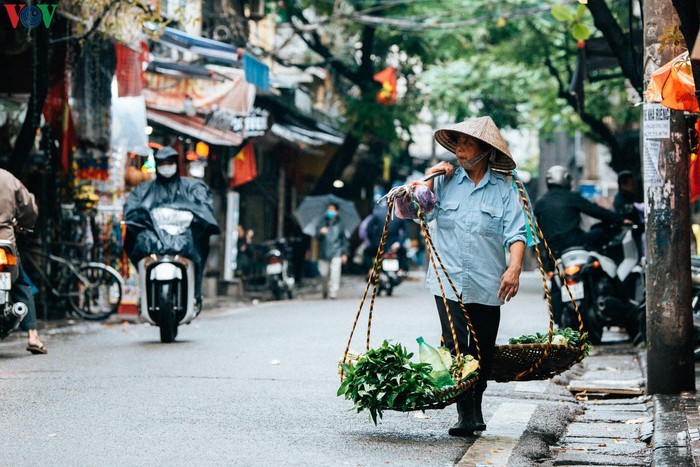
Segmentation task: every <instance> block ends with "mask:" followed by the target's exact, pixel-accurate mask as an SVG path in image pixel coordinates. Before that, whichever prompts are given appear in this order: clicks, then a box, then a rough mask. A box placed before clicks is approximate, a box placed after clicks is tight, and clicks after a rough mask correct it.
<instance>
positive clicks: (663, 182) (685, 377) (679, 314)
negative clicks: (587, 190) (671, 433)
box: [642, 0, 695, 394]
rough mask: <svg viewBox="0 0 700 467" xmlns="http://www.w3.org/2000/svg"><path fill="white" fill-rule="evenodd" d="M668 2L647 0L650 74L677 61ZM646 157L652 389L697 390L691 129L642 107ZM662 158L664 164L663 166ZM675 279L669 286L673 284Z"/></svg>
mask: <svg viewBox="0 0 700 467" xmlns="http://www.w3.org/2000/svg"><path fill="white" fill-rule="evenodd" d="M675 13H676V12H675V11H674V9H673V6H672V4H671V1H670V0H646V1H645V2H644V23H645V24H644V31H645V38H644V46H645V47H644V50H645V54H646V55H647V56H646V57H645V61H644V63H646V64H647V68H646V69H645V70H644V72H645V74H648V73H651V72H653V71H654V70H655V69H657V68H658V67H659V66H661V65H663V64H664V63H666V62H668V61H669V60H670V59H671V58H673V57H672V50H671V48H670V47H667V48H664V49H663V50H662V51H661V52H659V51H658V48H659V40H658V38H659V36H661V35H662V34H663V33H664V29H665V28H668V27H671V26H673V25H674V24H677V23H678V17H677V16H676V14H675ZM642 123H643V135H644V140H643V151H644V179H645V185H646V186H645V190H646V193H645V203H646V235H647V251H646V255H647V264H648V268H647V278H646V285H647V287H646V289H647V290H646V292H647V303H646V305H647V310H646V313H647V368H648V371H647V391H648V393H649V394H678V393H680V392H683V391H694V390H695V361H694V358H693V315H692V310H691V297H692V286H691V282H690V220H689V207H690V200H689V186H688V185H689V184H688V159H689V155H690V148H689V140H688V134H687V125H686V122H685V118H684V116H683V112H679V111H674V110H668V109H666V108H665V107H663V106H661V105H660V104H651V103H645V104H644V118H643V119H642ZM657 160H658V162H657ZM671 277H672V278H673V280H669V278H671Z"/></svg>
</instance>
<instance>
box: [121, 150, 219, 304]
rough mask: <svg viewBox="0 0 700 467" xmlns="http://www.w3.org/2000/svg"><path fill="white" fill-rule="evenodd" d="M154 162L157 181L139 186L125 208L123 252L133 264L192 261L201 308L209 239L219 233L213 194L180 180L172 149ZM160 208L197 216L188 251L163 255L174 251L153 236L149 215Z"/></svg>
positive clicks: (197, 183)
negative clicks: (173, 258) (169, 257)
mask: <svg viewBox="0 0 700 467" xmlns="http://www.w3.org/2000/svg"><path fill="white" fill-rule="evenodd" d="M155 162H156V178H155V180H151V181H149V182H145V183H141V184H139V185H138V186H137V187H136V188H135V189H134V190H133V191H132V192H131V193H130V194H129V196H128V197H127V199H126V203H125V204H124V220H125V221H128V223H129V228H128V229H127V232H126V237H125V239H124V249H125V250H126V252H127V255H128V256H129V259H131V261H132V262H133V263H134V264H137V263H138V261H140V260H141V259H142V258H144V257H145V256H147V255H149V254H152V253H160V254H168V253H170V254H178V253H179V254H182V255H183V256H185V257H190V259H192V260H193V261H194V262H195V288H194V294H195V300H196V301H197V304H198V306H199V305H200V304H201V288H202V276H203V270H204V265H205V264H206V260H207V256H208V255H209V237H210V236H211V235H216V234H218V233H220V229H219V226H218V223H217V221H216V218H215V217H214V214H213V211H212V198H211V192H210V191H209V188H208V187H207V185H206V184H205V183H204V182H203V181H201V180H198V179H195V178H189V177H181V176H180V165H179V157H178V153H177V151H176V150H175V149H173V148H172V147H169V146H165V147H163V148H161V149H159V150H158V152H156V154H155ZM160 206H173V207H179V208H181V209H186V210H189V211H191V212H192V213H193V214H194V215H195V221H194V223H193V224H192V227H191V235H192V245H181V246H182V248H186V249H187V250H188V251H160V250H162V249H163V248H166V249H168V248H172V247H167V246H164V245H163V243H162V241H161V240H160V239H159V237H158V234H157V233H156V232H154V226H153V220H152V219H151V218H150V214H151V213H152V212H153V210H154V209H155V208H158V207H160ZM134 225H138V227H134Z"/></svg>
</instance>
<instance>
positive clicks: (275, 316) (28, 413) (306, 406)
mask: <svg viewBox="0 0 700 467" xmlns="http://www.w3.org/2000/svg"><path fill="white" fill-rule="evenodd" d="M540 287H541V286H540V282H539V279H537V278H536V277H535V276H534V275H532V274H529V273H525V276H524V278H523V285H522V288H521V292H520V295H519V296H518V297H517V299H515V300H514V301H513V302H511V303H509V304H507V305H506V306H505V307H504V308H503V319H502V326H501V334H500V335H499V341H500V342H506V341H507V338H508V337H510V336H519V335H521V334H524V333H532V332H536V331H540V332H543V331H545V330H546V328H547V325H548V314H547V312H546V307H545V303H544V301H543V300H542V293H541V289H540ZM363 289H364V284H363V283H362V282H361V280H360V279H359V278H353V277H349V278H344V282H343V289H342V291H341V292H342V294H341V297H340V299H338V300H334V301H328V300H325V301H324V300H321V299H320V295H310V296H308V297H307V298H302V299H297V300H293V301H282V302H261V303H260V304H258V305H251V304H248V305H245V306H240V304H239V305H236V306H234V303H233V302H230V304H228V305H227V304H226V303H225V302H224V305H223V306H221V301H219V302H218V303H219V304H220V306H219V307H218V308H217V309H214V310H212V309H211V307H210V309H209V312H207V310H206V308H205V313H204V315H203V316H201V317H200V318H198V319H197V320H196V321H195V322H194V323H193V324H191V325H190V326H187V327H183V328H181V330H180V333H179V336H178V341H177V342H176V343H175V344H171V345H163V344H161V343H160V342H159V341H158V330H157V328H155V327H151V326H147V325H142V324H135V323H128V322H127V323H124V324H121V323H119V322H116V323H112V324H95V323H84V322H79V323H77V324H75V325H73V326H71V327H69V328H66V329H62V330H60V331H57V332H55V333H53V334H51V335H48V334H45V335H46V336H47V339H46V343H47V346H48V348H49V354H48V355H46V356H31V355H30V354H29V353H28V352H26V351H25V350H24V340H23V339H19V337H14V336H13V337H11V338H9V339H6V340H5V341H3V342H1V343H0V391H1V392H2V404H3V407H2V424H0V438H1V439H2V440H3V442H2V446H3V452H4V454H3V461H2V462H1V463H2V464H3V465H76V464H80V465H98V464H99V465H143V464H147V465H163V464H170V465H193V464H196V465H387V464H390V465H436V466H444V465H454V464H459V465H506V464H507V465H516V466H517V465H536V464H539V463H541V462H544V463H547V462H550V463H552V462H554V463H555V464H556V465H572V464H573V463H574V462H571V463H567V462H570V461H572V460H575V459H571V457H570V456H571V455H572V454H570V453H572V452H573V453H575V452H584V450H595V449H596V448H597V449H601V448H602V445H603V444H606V445H613V444H615V443H617V444H625V446H623V447H621V448H620V449H619V451H620V453H622V454H623V456H621V457H618V459H623V457H624V456H627V455H628V454H630V455H632V456H637V457H629V456H628V457H629V458H630V459H632V458H633V459H637V458H640V456H641V458H642V459H643V458H644V455H645V454H644V453H643V452H642V451H643V446H642V444H643V443H642V444H639V443H637V442H636V441H635V437H637V436H638V432H639V430H640V427H641V425H642V424H641V422H640V420H641V419H643V418H646V417H648V414H647V413H646V409H647V403H646V401H645V400H643V399H635V400H632V401H619V403H614V402H608V401H605V402H604V403H602V404H601V405H600V406H599V407H596V409H595V410H593V409H590V410H585V409H588V406H587V404H586V403H585V402H577V401H576V400H575V399H574V397H573V396H572V395H571V393H570V392H569V391H568V390H567V389H566V388H565V387H564V386H562V385H561V384H554V382H552V381H537V382H523V383H499V384H497V383H492V384H490V385H489V389H488V390H487V392H486V397H485V399H484V404H485V406H484V411H485V416H486V419H487V424H488V426H489V429H488V431H486V432H484V433H483V434H482V435H481V436H479V437H472V438H468V439H459V438H453V437H450V436H448V435H447V429H448V428H449V427H450V426H451V425H452V424H453V423H454V422H455V420H456V411H455V408H454V406H451V407H448V408H447V409H445V410H441V411H428V412H427V413H426V414H422V413H420V412H418V413H411V414H403V413H394V412H387V413H385V414H384V418H383V419H382V420H380V422H379V424H378V426H376V427H375V426H374V425H373V424H372V422H371V421H370V419H369V416H368V415H366V414H365V413H362V414H356V413H354V412H350V411H349V409H350V408H351V405H352V404H351V403H350V402H349V401H345V400H343V399H340V398H338V397H336V395H335V393H336V390H337V387H338V377H337V374H336V365H337V362H338V359H339V357H340V356H341V355H342V352H343V349H344V347H345V343H346V342H347V338H348V335H349V332H350V327H351V325H352V322H353V320H354V316H355V313H356V311H357V306H358V305H359V298H360V295H361V293H362V290H363ZM363 317H364V320H363V319H361V324H360V326H359V329H358V335H356V337H355V339H354V340H353V346H352V348H353V349H357V350H361V349H363V345H364V339H365V329H366V328H365V326H364V323H366V313H365V314H363ZM372 323H373V325H372V342H373V345H378V344H379V343H380V342H381V340H382V339H393V340H396V341H400V342H402V343H403V344H404V345H406V346H408V347H409V349H412V350H416V349H417V344H416V343H415V338H416V337H418V336H421V335H422V336H423V337H425V338H426V341H428V342H437V341H438V338H439V322H438V319H437V315H436V312H435V309H434V302H433V299H432V297H430V295H429V293H428V292H427V291H426V290H425V289H424V288H423V286H422V283H421V282H419V281H407V282H405V283H404V284H402V285H401V286H400V287H399V288H397V289H396V291H395V296H393V297H389V298H385V297H381V298H380V299H378V301H377V304H376V307H375V312H374V317H373V321H372ZM629 353H630V352H628V354H629ZM631 353H632V354H633V353H634V351H632V352H631ZM631 358H633V357H631ZM576 371H577V370H574V371H573V372H570V374H573V377H578V376H581V374H582V370H581V369H579V370H578V371H579V373H576ZM569 378H570V377H569ZM559 382H560V383H562V382H563V383H566V382H567V381H561V380H560V381H559ZM606 404H611V405H606ZM577 415H578V418H577ZM628 415H629V417H631V418H628V419H627V420H636V421H635V422H634V423H630V424H628V425H629V430H626V431H624V432H619V433H617V432H616V433H611V434H610V436H605V438H606V441H601V439H599V438H600V437H597V436H592V435H591V436H589V433H590V431H589V430H591V429H593V428H595V429H596V430H599V431H600V430H603V431H605V430H606V423H607V422H608V421H609V420H611V419H615V420H618V422H619V420H621V419H622V418H624V417H627V416H628ZM574 419H575V420H576V421H575V422H574V423H573V424H571V422H572V421H574ZM591 424H598V425H596V426H595V427H593V428H592V425H591ZM619 424H620V423H617V424H616V425H615V426H617V425H619ZM622 425H625V422H622ZM567 427H569V429H568V431H567ZM576 430H579V431H578V432H577V431H576ZM581 431H583V433H581ZM559 438H563V441H562V444H560V445H559V447H558V448H555V449H553V450H552V451H551V452H550V446H554V445H555V444H556V442H557V440H558V439H559ZM640 453H642V454H640ZM566 456H569V457H566ZM557 459H559V460H557ZM566 459H569V461H567V460H566ZM578 459H579V460H581V458H580V457H579V458H578ZM576 463H578V462H576ZM597 465H606V464H597ZM607 465H643V464H638V463H631V464H630V463H617V464H607Z"/></svg>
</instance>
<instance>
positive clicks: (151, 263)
mask: <svg viewBox="0 0 700 467" xmlns="http://www.w3.org/2000/svg"><path fill="white" fill-rule="evenodd" d="M152 217H153V220H154V223H155V224H156V225H157V227H158V228H159V229H160V230H162V231H164V232H166V233H167V234H168V235H170V236H172V238H175V239H176V238H178V237H181V236H183V235H184V234H185V233H186V232H188V231H189V229H190V225H191V224H192V221H193V220H194V214H193V213H192V212H190V211H187V210H184V209H172V208H169V207H160V208H156V209H155V210H154V211H153V216H152ZM138 272H139V286H140V300H139V302H140V314H141V317H142V318H143V319H144V320H146V321H148V322H149V323H151V324H154V325H156V326H158V327H159V328H160V340H161V342H163V343H170V342H173V341H174V340H175V338H176V337H177V330H178V326H179V325H182V324H189V323H190V322H191V321H192V320H193V319H194V318H196V317H197V315H199V313H200V311H201V302H200V303H195V291H194V288H195V280H196V279H195V263H194V261H193V260H192V258H187V257H186V255H185V254H156V253H152V254H150V255H148V256H145V257H144V258H142V259H141V260H140V261H139V262H138Z"/></svg>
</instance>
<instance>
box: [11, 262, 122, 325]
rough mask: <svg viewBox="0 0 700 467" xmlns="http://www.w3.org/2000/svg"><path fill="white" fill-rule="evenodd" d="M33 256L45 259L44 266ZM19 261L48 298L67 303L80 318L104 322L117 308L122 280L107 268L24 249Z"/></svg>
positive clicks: (117, 273) (110, 268) (111, 269)
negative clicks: (42, 286)
mask: <svg viewBox="0 0 700 467" xmlns="http://www.w3.org/2000/svg"><path fill="white" fill-rule="evenodd" d="M35 256H41V257H43V258H45V259H46V263H45V265H46V267H42V266H41V265H39V263H38V262H37V260H36V259H35ZM25 260H26V261H25ZM22 261H23V262H26V263H27V264H29V265H30V266H31V268H32V269H33V270H34V271H36V273H37V275H36V277H38V278H39V280H40V281H41V282H42V283H43V285H44V286H45V287H46V290H47V291H48V292H50V293H51V295H52V296H54V297H56V298H58V299H65V300H67V301H68V303H69V304H70V306H71V309H72V310H73V311H74V312H75V313H76V314H78V315H79V316H81V317H82V318H84V319H87V320H91V321H101V320H105V319H107V318H108V317H109V316H110V315H111V314H113V313H115V312H116V311H117V309H118V308H119V304H120V303H121V299H122V291H123V289H124V281H123V279H122V277H121V275H120V274H119V272H117V270H116V269H114V268H113V267H111V266H108V265H106V264H104V263H99V262H94V261H88V262H80V263H77V262H75V261H69V260H67V259H64V258H62V257H60V256H56V255H53V254H50V253H49V254H46V253H43V252H41V251H37V250H27V251H26V253H25V254H24V255H22ZM54 268H55V269H54ZM52 278H53V280H52ZM54 284H55V286H54Z"/></svg>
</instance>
